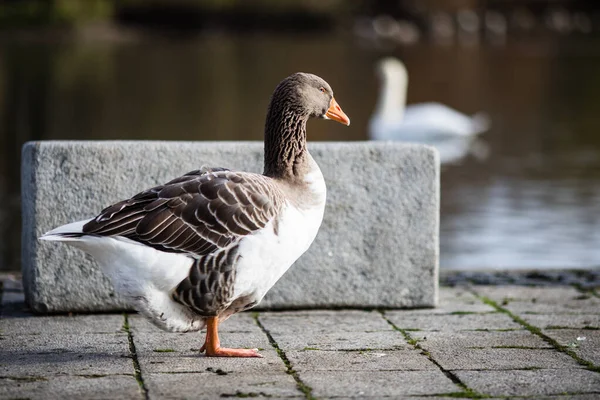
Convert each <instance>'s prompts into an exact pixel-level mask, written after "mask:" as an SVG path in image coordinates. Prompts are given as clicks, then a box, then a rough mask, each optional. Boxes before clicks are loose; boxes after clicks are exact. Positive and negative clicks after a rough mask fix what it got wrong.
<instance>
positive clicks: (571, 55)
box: [0, 34, 600, 269]
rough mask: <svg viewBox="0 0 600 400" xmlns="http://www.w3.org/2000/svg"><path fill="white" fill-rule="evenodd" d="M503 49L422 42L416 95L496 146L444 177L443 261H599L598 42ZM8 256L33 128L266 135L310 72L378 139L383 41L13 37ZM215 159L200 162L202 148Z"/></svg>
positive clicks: (3, 212) (1, 263)
mask: <svg viewBox="0 0 600 400" xmlns="http://www.w3.org/2000/svg"><path fill="white" fill-rule="evenodd" d="M586 40H587V42H582V41H581V40H580V39H576V41H574V40H567V39H564V42H547V43H541V44H540V43H527V42H523V41H521V42H519V43H510V41H508V42H507V43H506V46H504V47H501V48H498V47H494V48H488V47H484V46H483V45H482V46H479V47H466V48H465V47H459V46H446V47H439V46H436V45H430V44H416V45H413V46H411V47H409V48H406V49H404V50H396V51H395V53H394V54H393V55H394V56H397V57H399V58H401V59H402V60H404V61H405V63H406V65H407V68H408V69H409V71H410V72H411V85H410V87H409V89H408V102H409V103H417V102H425V101H439V102H442V103H444V104H448V105H450V106H452V107H453V108H456V109H458V110H461V111H462V112H465V113H474V112H476V111H479V110H486V111H488V112H489V115H490V117H491V119H492V121H493V128H492V130H491V131H489V132H487V133H485V134H484V135H483V137H482V139H483V140H484V141H485V143H486V144H487V146H489V158H487V159H485V160H477V159H475V158H474V157H467V158H466V159H465V160H464V161H463V163H462V164H459V165H453V166H451V167H448V168H445V169H444V172H443V175H442V210H441V211H442V214H441V221H442V224H441V257H442V259H441V266H442V267H443V268H444V267H461V268H475V267H478V268H479V267H515V268H516V267H549V266H550V267H572V266H594V265H600V252H597V251H594V247H595V244H597V243H598V240H599V239H600V237H599V236H600V234H599V233H598V221H597V219H598V218H599V217H597V216H598V215H600V202H599V201H598V200H599V196H600V161H599V160H600V158H599V157H598V155H599V153H600V137H599V136H598V135H597V132H598V130H599V128H600V119H599V117H598V113H597V110H596V108H597V104H598V101H599V100H600V99H599V96H600V75H599V74H597V71H598V70H599V68H600V57H599V55H600V54H599V53H598V49H600V47H599V46H598V43H599V41H598V40H597V39H596V41H594V40H593V39H586ZM0 54H2V59H1V60H0V124H1V125H0V126H2V133H1V134H0V155H1V156H2V162H1V163H0V193H1V196H2V198H1V199H0V201H1V203H0V204H1V205H2V206H1V207H2V208H1V209H0V227H1V228H0V229H1V230H0V244H1V245H0V246H4V248H2V247H0V252H1V254H2V259H1V260H0V269H10V268H12V269H17V268H19V260H18V257H19V256H18V252H19V250H18V248H19V243H18V236H19V235H18V231H19V225H20V221H19V219H18V208H19V202H18V192H19V168H18V165H19V154H20V147H21V145H22V143H23V142H24V141H26V140H34V139H172V140H215V139H216V140H238V139H243V140H261V139H262V126H263V122H264V114H265V110H266V106H267V102H268V99H269V96H270V94H271V91H272V89H273V85H274V82H278V81H279V80H280V79H281V78H282V77H285V76H287V75H289V74H290V73H292V72H295V71H299V70H301V71H310V72H314V73H316V74H318V75H321V76H323V77H324V78H326V79H327V80H328V81H329V82H330V83H331V85H332V86H333V87H334V88H336V99H338V100H339V102H340V105H341V106H342V107H343V108H344V110H346V111H347V113H348V115H349V116H350V117H351V118H352V122H353V125H352V127H351V129H344V127H342V126H339V127H338V126H332V124H322V123H319V122H312V123H311V126H310V138H309V139H311V140H365V139H366V138H367V122H368V119H369V117H370V115H371V113H372V112H373V110H374V107H375V101H376V98H377V82H376V78H375V76H374V74H373V66H374V63H375V62H376V60H377V59H379V58H380V57H381V56H385V55H389V54H388V53H384V52H383V51H378V50H374V49H372V48H370V47H364V46H362V45H361V44H360V43H359V42H358V41H355V40H354V38H353V37H352V36H328V37H325V38H324V37H322V36H290V37H287V36H279V37H274V36H262V35H259V34H256V35H249V36H226V35H217V34H214V35H207V36H200V37H194V38H188V39H184V40H165V39H156V38H153V39H152V40H145V39H143V38H142V39H137V38H128V37H126V38H122V40H121V39H120V40H109V41H81V42H78V41H71V42H64V41H52V40H46V41H35V42H32V41H14V40H4V41H0ZM198 164H199V165H200V164H202V160H198Z"/></svg>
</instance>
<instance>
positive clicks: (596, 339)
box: [543, 329, 600, 365]
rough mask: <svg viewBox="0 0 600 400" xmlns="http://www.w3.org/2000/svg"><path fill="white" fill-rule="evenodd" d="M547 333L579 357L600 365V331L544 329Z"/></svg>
mask: <svg viewBox="0 0 600 400" xmlns="http://www.w3.org/2000/svg"><path fill="white" fill-rule="evenodd" d="M543 332H544V334H545V335H548V336H549V337H551V338H552V339H554V340H556V341H557V342H558V343H559V344H561V345H563V346H567V347H568V348H569V349H570V350H572V351H574V352H575V354H577V355H578V356H579V357H581V358H583V359H585V360H588V361H591V362H592V363H594V364H596V365H600V331H593V330H589V329H544V330H543Z"/></svg>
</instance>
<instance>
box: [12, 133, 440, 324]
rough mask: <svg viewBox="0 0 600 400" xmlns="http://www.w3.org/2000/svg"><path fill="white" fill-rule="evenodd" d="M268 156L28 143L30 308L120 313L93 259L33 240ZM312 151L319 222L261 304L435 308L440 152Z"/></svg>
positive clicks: (236, 150) (253, 166) (198, 148)
mask: <svg viewBox="0 0 600 400" xmlns="http://www.w3.org/2000/svg"><path fill="white" fill-rule="evenodd" d="M263 147H264V146H263V143H262V142H174V141H137V142H136V141H83V142H81V141H41V142H29V143H27V144H25V146H24V147H23V154H22V169H21V172H22V182H21V183H22V185H21V188H22V205H23V240H22V245H23V249H22V250H23V251H22V255H23V256H22V260H23V272H24V283H25V291H26V293H27V300H28V302H29V304H30V306H31V307H32V309H33V310H35V311H37V312H69V311H72V312H90V311H111V310H122V309H123V308H125V307H127V305H126V304H125V303H124V301H123V300H122V299H120V298H119V296H118V295H117V294H116V293H114V289H113V288H112V285H111V284H110V282H109V280H108V279H107V278H106V277H105V276H104V275H103V274H102V272H101V271H100V270H99V269H98V267H97V266H96V264H95V263H94V262H93V261H92V259H91V258H90V257H87V256H85V255H84V254H83V252H81V251H79V250H77V249H74V248H72V247H69V246H67V245H64V244H63V245H61V244H58V243H49V242H41V241H39V240H38V238H39V236H40V235H42V234H43V233H45V232H47V231H48V230H50V229H52V228H55V227H57V226H60V225H62V224H66V223H69V222H73V221H78V220H82V219H85V218H92V217H94V216H95V215H97V214H98V213H99V212H100V210H102V209H103V208H104V207H106V206H107V205H110V204H112V203H114V202H117V201H120V200H123V199H125V198H129V197H131V196H133V195H135V194H136V193H137V192H139V191H141V190H145V189H147V188H149V187H152V186H155V185H159V184H163V183H165V182H167V181H170V180H172V179H173V178H175V177H177V176H180V175H182V174H185V173H187V172H189V171H192V170H196V169H199V168H200V167H202V166H203V165H208V166H216V167H227V168H231V169H235V170H244V171H253V172H261V171H262V158H263V157H262V153H263ZM309 149H310V151H311V154H312V155H313V157H314V158H315V160H316V161H317V162H318V163H319V166H320V168H321V170H322V171H323V175H324V177H325V181H326V183H327V207H326V210H325V216H324V220H323V224H322V226H321V229H320V231H319V234H318V235H317V237H316V239H315V242H314V244H313V245H312V246H311V248H310V249H309V250H308V251H307V253H306V254H305V255H304V256H303V257H301V258H300V259H299V260H298V261H297V262H296V263H295V265H294V266H293V268H291V269H290V271H289V272H288V273H286V274H285V276H283V278H282V279H281V280H280V281H279V282H278V283H277V285H275V287H274V288H273V289H272V290H271V291H270V292H269V293H268V294H267V296H266V297H265V299H264V301H263V302H262V306H263V307H268V308H275V309H277V308H279V309H280V308H298V307H313V308H316V307H432V306H434V305H435V304H436V303H437V292H438V279H437V277H438V255H439V244H438V233H439V232H438V231H439V160H438V157H437V152H436V150H435V149H434V148H432V147H429V146H424V145H415V144H406V143H375V142H369V141H367V142H341V143H340V142H338V143H335V142H333V143H310V144H309ZM149 155H150V156H149ZM373 176H377V178H378V179H373ZM357 199H360V201H357ZM416 221H418V223H416ZM383 222H385V223H383ZM390 222H392V223H390ZM307 277H311V278H312V279H307Z"/></svg>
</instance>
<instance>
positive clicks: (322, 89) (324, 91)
mask: <svg viewBox="0 0 600 400" xmlns="http://www.w3.org/2000/svg"><path fill="white" fill-rule="evenodd" d="M319 90H320V91H321V92H323V93H327V90H325V88H324V87H323V86H321V88H319Z"/></svg>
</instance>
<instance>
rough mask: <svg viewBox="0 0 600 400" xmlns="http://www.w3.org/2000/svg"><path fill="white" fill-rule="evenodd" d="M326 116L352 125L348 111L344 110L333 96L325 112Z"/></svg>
mask: <svg viewBox="0 0 600 400" xmlns="http://www.w3.org/2000/svg"><path fill="white" fill-rule="evenodd" d="M325 118H326V119H332V120H334V121H337V122H339V123H342V124H344V125H350V118H348V116H347V115H346V113H345V112H343V111H342V108H341V107H340V106H339V104H338V103H337V101H335V99H334V98H333V97H332V98H331V102H330V103H329V109H328V110H327V112H326V113H325Z"/></svg>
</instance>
